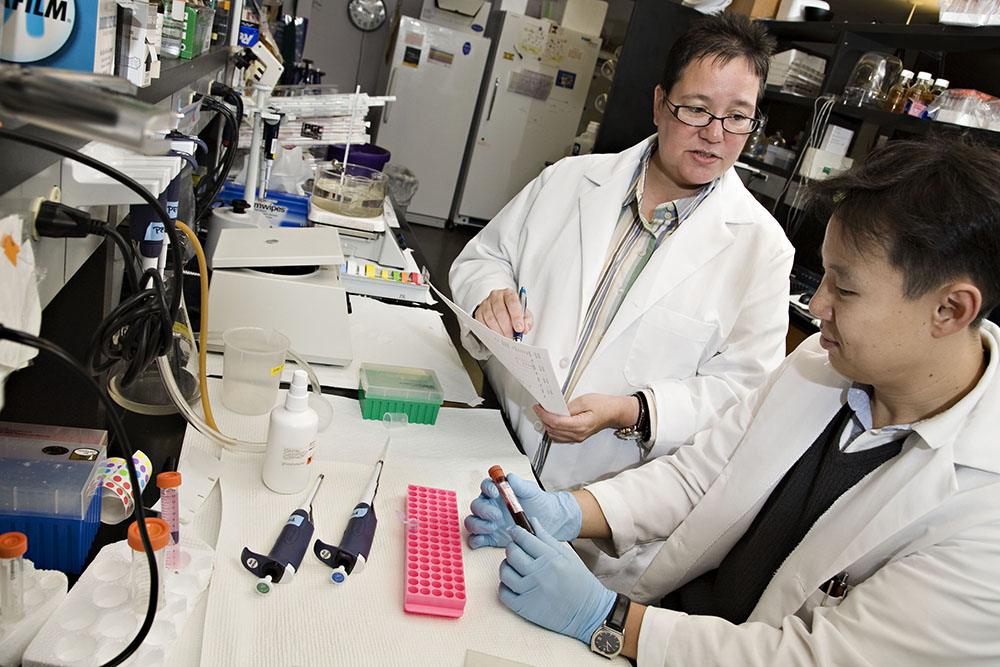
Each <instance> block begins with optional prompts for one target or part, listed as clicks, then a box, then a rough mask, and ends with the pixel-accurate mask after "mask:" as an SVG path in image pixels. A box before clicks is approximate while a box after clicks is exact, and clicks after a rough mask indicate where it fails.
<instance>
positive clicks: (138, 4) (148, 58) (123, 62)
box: [118, 0, 163, 87]
mask: <svg viewBox="0 0 1000 667" xmlns="http://www.w3.org/2000/svg"><path fill="white" fill-rule="evenodd" d="M118 18H119V26H118V28H119V34H120V35H121V38H120V43H119V49H120V51H119V54H120V56H119V60H118V75H119V76H123V77H125V78H126V79H128V80H129V81H131V82H132V83H134V84H135V85H137V86H140V87H144V86H148V85H149V84H150V82H151V81H152V80H153V79H155V78H157V77H159V76H160V58H159V52H160V39H161V33H162V29H163V28H162V26H163V15H162V14H160V13H158V12H157V6H156V5H155V4H152V3H149V2H142V1H141V0H137V1H135V2H127V3H124V4H123V5H122V6H121V10H120V12H119V15H118Z"/></svg>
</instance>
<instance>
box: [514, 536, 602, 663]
mask: <svg viewBox="0 0 1000 667" xmlns="http://www.w3.org/2000/svg"><path fill="white" fill-rule="evenodd" d="M531 525H532V527H533V528H534V529H535V533H536V534H537V535H532V534H531V533H529V532H528V531H526V530H525V529H524V528H521V527H517V528H514V530H513V531H512V532H511V534H512V536H513V541H512V542H511V543H510V544H508V545H507V558H506V559H504V561H503V562H502V563H501V564H500V601H501V602H503V603H504V604H505V605H507V606H508V607H510V608H511V609H512V610H513V611H514V612H515V613H516V614H518V615H519V616H521V617H522V618H525V619H527V620H529V621H531V622H532V623H535V624H537V625H540V626H542V627H543V628H548V629H549V630H554V631H556V632H558V633H560V634H564V635H568V636H570V637H576V638H577V639H579V640H580V641H582V642H583V643H584V644H587V645H590V637H591V635H593V634H594V632H595V631H596V630H597V628H599V627H600V626H601V623H603V622H604V619H605V618H607V616H608V614H609V613H610V612H611V607H612V606H614V603H615V599H616V598H617V597H618V596H617V594H616V593H615V592H614V591H609V590H608V589H607V588H605V587H604V585H603V584H601V582H599V581H598V580H597V578H596V577H595V576H594V575H593V574H592V573H591V572H590V570H588V569H587V566H586V565H584V564H583V561H582V560H580V557H579V556H577V555H576V552H575V551H573V549H572V548H570V546H569V545H568V544H565V543H563V542H559V541H558V540H556V539H555V538H554V537H552V536H551V535H549V534H548V533H547V532H545V528H544V527H542V524H541V522H540V521H535V520H532V521H531Z"/></svg>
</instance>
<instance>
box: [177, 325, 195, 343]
mask: <svg viewBox="0 0 1000 667" xmlns="http://www.w3.org/2000/svg"><path fill="white" fill-rule="evenodd" d="M174 333H178V334H180V335H182V336H184V337H185V338H187V339H188V340H194V336H192V335H191V330H190V329H188V328H187V326H186V325H185V324H184V323H183V322H174Z"/></svg>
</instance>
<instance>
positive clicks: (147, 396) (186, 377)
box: [108, 279, 201, 415]
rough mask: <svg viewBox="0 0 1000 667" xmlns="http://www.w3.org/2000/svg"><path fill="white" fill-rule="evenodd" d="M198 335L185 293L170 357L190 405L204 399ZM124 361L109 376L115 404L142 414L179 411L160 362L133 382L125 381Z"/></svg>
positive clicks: (179, 383)
mask: <svg viewBox="0 0 1000 667" xmlns="http://www.w3.org/2000/svg"><path fill="white" fill-rule="evenodd" d="M169 283H170V280H169V279H168V280H167V281H166V284H165V287H166V289H167V292H168V293H169V291H170V290H171V289H172V288H171V286H170V284H169ZM196 350H197V348H196V347H195V342H194V334H193V333H192V332H191V319H190V318H189V317H188V312H187V305H186V304H185V303H184V295H183V294H182V295H181V306H180V308H179V309H178V311H177V319H176V320H175V321H174V327H173V340H172V341H171V343H170V348H169V349H168V350H167V360H168V361H169V362H170V368H171V369H172V370H173V373H174V377H175V378H176V380H177V386H178V387H179V388H180V390H181V394H183V396H184V398H185V399H186V400H187V402H188V404H190V405H193V404H194V403H195V402H196V401H197V400H199V399H200V398H201V386H200V385H199V384H198V354H197V353H196ZM123 369H124V363H123V362H119V363H117V364H115V367H114V368H113V369H112V372H111V376H110V378H109V379H108V394H109V395H110V396H111V398H112V399H114V401H115V403H117V404H118V405H120V406H122V407H123V408H125V409H126V410H130V411H132V412H135V413H138V414H142V415H170V414H174V413H175V412H177V406H176V405H174V402H173V400H172V399H171V398H170V394H169V393H168V392H167V388H166V386H165V385H164V384H163V378H161V377H160V370H159V367H158V366H157V364H156V363H153V364H150V365H149V367H148V368H146V370H144V371H143V372H142V373H141V374H140V375H139V377H138V378H136V380H135V381H134V382H132V383H131V384H129V385H127V386H126V385H124V384H123V383H122V373H123Z"/></svg>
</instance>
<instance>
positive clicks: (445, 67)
mask: <svg viewBox="0 0 1000 667" xmlns="http://www.w3.org/2000/svg"><path fill="white" fill-rule="evenodd" d="M489 48H490V40H489V39H487V38H485V37H483V36H481V35H477V34H475V33H470V32H462V31H460V30H456V29H453V28H449V27H444V26H440V25H434V24H433V23H428V22H426V21H418V20H417V19H413V18H409V17H406V16H404V17H402V18H401V19H400V22H399V30H398V33H397V35H396V41H395V44H394V45H393V50H392V55H391V56H390V62H389V66H388V67H387V68H386V69H385V70H384V71H383V72H382V73H381V75H380V79H382V81H380V90H381V89H382V88H381V86H385V91H386V95H392V96H395V98H396V101H395V102H388V103H386V105H385V107H384V108H383V109H382V113H381V115H380V117H379V121H378V126H377V130H376V132H377V134H376V135H375V136H376V142H377V143H378V145H379V146H381V147H383V148H385V149H387V150H388V151H390V152H391V153H392V161H393V163H395V164H399V165H403V166H405V167H406V168H407V169H409V170H410V171H412V172H413V173H414V174H415V175H416V177H417V180H418V181H419V183H420V185H419V187H418V188H417V191H416V192H415V193H414V195H413V199H412V200H411V201H410V204H409V206H408V207H407V211H406V219H407V220H408V221H409V222H411V223H412V222H416V223H419V224H424V225H432V226H435V227H443V226H444V224H445V222H446V221H447V219H448V215H449V213H450V212H451V206H452V201H453V200H454V198H455V190H456V188H457V187H458V177H459V170H460V169H461V166H462V156H463V154H464V153H465V145H466V141H467V140H468V138H469V130H470V128H471V127H472V119H473V116H474V115H475V111H476V92H477V91H478V90H479V86H480V84H481V83H482V78H483V70H484V69H485V68H486V57H487V55H488V54H489ZM413 128H420V131H419V132H415V131H414V130H413Z"/></svg>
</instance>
